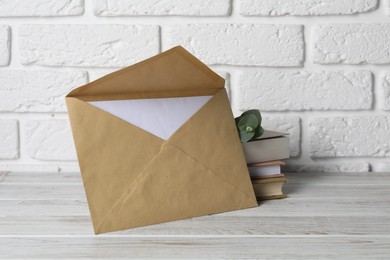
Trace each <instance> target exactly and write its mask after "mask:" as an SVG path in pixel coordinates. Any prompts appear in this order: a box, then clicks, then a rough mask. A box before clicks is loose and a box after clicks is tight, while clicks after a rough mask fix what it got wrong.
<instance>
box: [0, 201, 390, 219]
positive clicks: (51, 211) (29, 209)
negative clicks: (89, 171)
mask: <svg viewBox="0 0 390 260" xmlns="http://www.w3.org/2000/svg"><path fill="white" fill-rule="evenodd" d="M0 214H2V215H8V216H16V215H24V216H26V215H44V216H50V215H54V216H60V215H61V216H89V210H88V205H87V202H86V199H56V200H49V199H41V200H0ZM224 214H226V215H228V216H258V217H262V216H334V215H341V216H345V215H350V216H361V215H365V216H371V215H390V198H383V200H376V199H339V200H332V199H331V200H326V199H321V200H317V199H294V198H287V199H282V200H267V201H262V202H261V203H260V207H258V208H250V209H245V210H238V211H232V212H227V213H224Z"/></svg>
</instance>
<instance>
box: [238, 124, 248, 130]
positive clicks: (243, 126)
mask: <svg viewBox="0 0 390 260" xmlns="http://www.w3.org/2000/svg"><path fill="white" fill-rule="evenodd" d="M246 127H247V126H246V125H241V126H239V127H238V129H239V130H240V131H246Z"/></svg>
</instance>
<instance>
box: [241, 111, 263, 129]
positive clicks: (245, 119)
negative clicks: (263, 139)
mask: <svg viewBox="0 0 390 260" xmlns="http://www.w3.org/2000/svg"><path fill="white" fill-rule="evenodd" d="M243 125H245V126H250V127H252V128H253V129H255V128H256V127H257V126H258V125H259V121H258V120H257V117H256V116H255V115H252V114H248V115H245V116H242V117H241V119H240V121H239V122H238V128H240V130H242V129H241V126H243Z"/></svg>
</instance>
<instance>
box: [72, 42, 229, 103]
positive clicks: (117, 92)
mask: <svg viewBox="0 0 390 260" xmlns="http://www.w3.org/2000/svg"><path fill="white" fill-rule="evenodd" d="M224 82H225V80H224V79H223V78H222V77H220V76H219V75H218V74H216V73H215V72H213V71H212V70H211V69H210V68H208V67H207V66H206V65H205V64H203V63H202V62H200V61H199V60H198V59H197V58H195V57H194V56H193V55H192V54H190V53H189V52H187V51H186V50H185V49H184V48H182V47H180V46H178V47H175V48H172V49H170V50H168V51H165V52H163V53H161V54H159V55H156V56H154V57H152V58H149V59H147V60H145V61H142V62H139V63H137V64H135V65H132V66H130V67H127V68H124V69H122V70H119V71H117V72H113V73H111V74H108V75H106V76H104V77H102V78H100V79H98V80H96V81H93V82H91V83H89V84H87V85H84V86H82V87H79V88H77V89H74V90H73V91H71V92H70V93H69V94H68V95H67V96H68V97H77V98H79V99H82V100H84V101H98V100H117V99H130V98H134V99H135V98H153V97H155V98H159V97H160V98H163V97H181V96H203V95H211V94H214V93H216V92H217V90H218V89H221V88H224Z"/></svg>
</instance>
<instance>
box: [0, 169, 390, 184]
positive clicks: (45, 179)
mask: <svg viewBox="0 0 390 260" xmlns="http://www.w3.org/2000/svg"><path fill="white" fill-rule="evenodd" d="M286 176H287V178H288V180H289V182H290V183H312V184H343V185H348V184H351V185H353V184H386V183H387V184H390V173H388V172H369V173H362V172H358V173H341V172H338V173H316V172H299V173H298V172H294V173H286ZM0 183H2V184H16V183H22V184H40V183H46V184H48V183H52V184H72V183H74V184H80V183H81V175H80V173H79V172H9V173H6V172H0Z"/></svg>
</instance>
